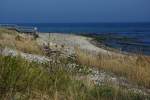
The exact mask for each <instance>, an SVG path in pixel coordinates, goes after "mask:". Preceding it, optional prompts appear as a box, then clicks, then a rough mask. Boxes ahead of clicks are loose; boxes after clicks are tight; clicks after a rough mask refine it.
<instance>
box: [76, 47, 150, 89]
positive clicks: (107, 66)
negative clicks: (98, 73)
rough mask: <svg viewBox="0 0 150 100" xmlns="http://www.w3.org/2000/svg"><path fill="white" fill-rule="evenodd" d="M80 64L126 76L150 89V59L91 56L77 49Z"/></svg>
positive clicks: (139, 56) (105, 55) (140, 56)
mask: <svg viewBox="0 0 150 100" xmlns="http://www.w3.org/2000/svg"><path fill="white" fill-rule="evenodd" d="M76 55H77V59H78V62H79V63H81V64H83V65H87V66H93V67H97V68H100V69H104V70H105V71H109V72H114V73H116V74H117V75H120V76H125V77H127V78H128V79H129V80H130V81H132V82H133V83H138V84H139V85H141V86H144V87H146V88H150V57H146V56H142V55H136V56H129V55H123V56H116V55H109V54H108V55H107V54H101V53H99V54H97V55H95V54H90V53H89V52H87V51H83V50H80V49H79V48H77V49H76Z"/></svg>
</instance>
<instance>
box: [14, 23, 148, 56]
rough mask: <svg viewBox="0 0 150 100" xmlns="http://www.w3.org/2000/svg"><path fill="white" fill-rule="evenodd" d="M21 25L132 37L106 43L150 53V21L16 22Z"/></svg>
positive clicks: (45, 30)
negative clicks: (126, 39) (128, 40)
mask: <svg viewBox="0 0 150 100" xmlns="http://www.w3.org/2000/svg"><path fill="white" fill-rule="evenodd" d="M15 24H17V25H19V26H28V27H31V26H32V27H37V28H38V31H39V32H54V33H68V34H70V33H74V34H81V33H83V34H91V35H93V34H96V35H101V34H105V35H108V34H111V35H113V37H118V36H119V37H126V38H132V39H133V40H134V41H130V42H129V43H127V42H123V41H118V40H115V39H112V40H111V39H109V40H107V41H105V42H104V44H105V45H107V46H110V47H114V48H118V49H121V50H122V51H127V52H140V53H142V54H146V55H150V23H30V24H29V23H15Z"/></svg>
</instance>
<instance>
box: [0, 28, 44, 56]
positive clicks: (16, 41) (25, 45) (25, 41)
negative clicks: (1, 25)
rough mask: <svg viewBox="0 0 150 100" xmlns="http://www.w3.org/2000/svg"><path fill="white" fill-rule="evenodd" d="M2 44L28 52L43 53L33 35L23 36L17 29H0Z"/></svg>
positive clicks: (0, 43) (0, 41)
mask: <svg viewBox="0 0 150 100" xmlns="http://www.w3.org/2000/svg"><path fill="white" fill-rule="evenodd" d="M0 46H1V47H8V48H12V49H17V50H20V51H22V52H26V53H34V54H42V51H41V50H40V47H39V45H38V44H37V42H36V40H34V39H33V38H32V37H31V36H24V37H23V36H21V35H19V33H17V32H16V31H12V30H7V29H0Z"/></svg>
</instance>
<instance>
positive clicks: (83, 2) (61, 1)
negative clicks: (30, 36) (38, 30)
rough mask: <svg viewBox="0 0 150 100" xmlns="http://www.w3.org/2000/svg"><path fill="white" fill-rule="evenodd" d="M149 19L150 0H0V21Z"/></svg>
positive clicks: (133, 20) (115, 20) (135, 20)
mask: <svg viewBox="0 0 150 100" xmlns="http://www.w3.org/2000/svg"><path fill="white" fill-rule="evenodd" d="M15 22H25V23H34V22H36V23H55V22H56V23H65V22H68V23H69V22H150V0H0V23H15Z"/></svg>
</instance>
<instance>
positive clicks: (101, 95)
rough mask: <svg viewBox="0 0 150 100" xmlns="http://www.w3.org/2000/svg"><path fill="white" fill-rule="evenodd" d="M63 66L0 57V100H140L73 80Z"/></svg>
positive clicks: (118, 90)
mask: <svg viewBox="0 0 150 100" xmlns="http://www.w3.org/2000/svg"><path fill="white" fill-rule="evenodd" d="M63 67H65V64H63V63H61V64H37V63H34V62H32V63H31V62H27V61H25V60H23V59H21V58H20V57H10V56H8V57H3V56H0V99H2V100H10V99H14V100H43V99H44V100H141V99H142V98H143V97H142V96H141V95H139V94H135V93H132V92H128V91H127V90H125V89H121V88H118V87H113V86H107V85H106V86H96V85H92V84H91V85H90V84H88V82H86V81H88V80H84V81H81V80H75V78H74V77H75V74H72V73H71V72H69V71H66V70H64V69H63Z"/></svg>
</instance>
